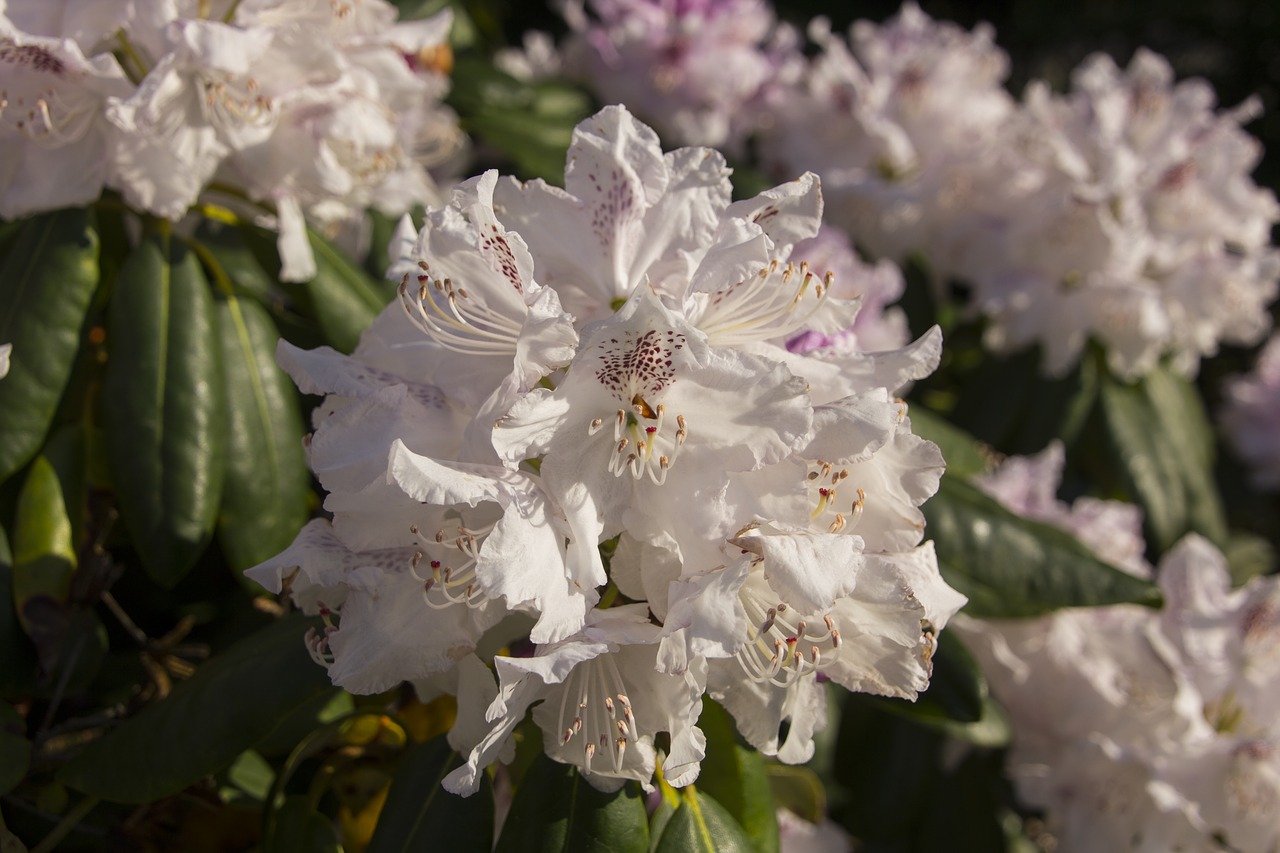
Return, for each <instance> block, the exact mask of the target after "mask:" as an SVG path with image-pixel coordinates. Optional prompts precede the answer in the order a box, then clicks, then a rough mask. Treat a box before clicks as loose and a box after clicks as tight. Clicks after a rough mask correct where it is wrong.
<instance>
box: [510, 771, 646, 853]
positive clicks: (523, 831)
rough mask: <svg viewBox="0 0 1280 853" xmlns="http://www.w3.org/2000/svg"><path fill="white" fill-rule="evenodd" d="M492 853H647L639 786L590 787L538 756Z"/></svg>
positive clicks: (518, 791) (643, 811) (579, 775)
mask: <svg viewBox="0 0 1280 853" xmlns="http://www.w3.org/2000/svg"><path fill="white" fill-rule="evenodd" d="M495 849H496V853H645V851H647V850H648V849H649V822H648V815H647V814H646V813H645V808H644V797H643V796H642V795H641V793H640V786H639V785H637V784H636V783H634V782H628V783H627V784H626V785H624V786H623V787H622V788H620V789H619V790H617V791H614V792H613V793H604V792H603V791H597V790H596V789H595V788H593V787H591V783H589V782H587V780H586V779H584V778H582V774H580V773H579V772H578V770H577V768H575V767H573V766H571V765H568V764H560V763H559V762H556V761H552V760H551V759H550V758H548V757H547V756H546V755H543V754H540V755H538V757H537V758H535V759H534V761H533V764H532V766H531V767H530V768H529V770H528V771H527V772H526V773H525V775H524V778H523V779H521V780H520V786H519V787H518V788H517V789H516V795H515V799H514V800H512V802H511V812H510V813H509V814H508V815H507V822H506V824H505V825H504V826H503V827H502V835H501V836H499V838H498V846H497V847H496V848H495Z"/></svg>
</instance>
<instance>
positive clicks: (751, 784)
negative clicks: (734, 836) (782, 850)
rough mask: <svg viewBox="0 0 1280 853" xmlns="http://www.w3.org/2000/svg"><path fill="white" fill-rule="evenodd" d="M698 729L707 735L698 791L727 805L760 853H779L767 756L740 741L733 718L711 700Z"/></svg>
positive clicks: (776, 819) (705, 700) (776, 817)
mask: <svg viewBox="0 0 1280 853" xmlns="http://www.w3.org/2000/svg"><path fill="white" fill-rule="evenodd" d="M698 728H700V729H702V732H703V734H705V735H706V737H707V755H706V758H704V759H703V760H702V770H701V771H700V772H699V774H698V791H699V792H701V793H704V794H708V795H710V796H711V797H713V798H714V799H715V800H716V802H717V803H719V804H720V805H722V806H724V809H725V811H726V812H728V813H729V816H730V817H732V818H733V819H734V820H735V821H736V822H737V823H738V825H739V826H741V827H742V829H743V831H744V832H745V833H746V835H747V838H748V839H750V841H751V843H752V845H753V847H754V848H755V849H756V850H757V851H759V853H777V850H778V815H777V809H776V808H775V807H774V804H773V788H772V786H771V785H770V783H769V774H768V771H767V770H766V769H765V760H764V756H763V755H761V754H760V753H759V752H758V751H757V750H755V749H752V748H751V747H750V746H747V745H745V744H743V743H742V742H741V741H740V738H739V737H738V735H737V731H738V730H737V727H736V726H735V725H734V722H733V718H732V717H730V716H729V714H728V712H726V711H725V710H724V708H722V707H721V706H720V705H719V704H717V703H716V702H713V701H712V700H710V699H704V700H703V704H702V716H701V717H699V718H698Z"/></svg>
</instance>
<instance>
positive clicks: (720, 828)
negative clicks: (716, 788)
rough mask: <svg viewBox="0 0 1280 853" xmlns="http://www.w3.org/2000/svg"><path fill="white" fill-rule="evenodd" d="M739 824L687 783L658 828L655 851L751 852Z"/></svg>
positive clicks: (751, 846) (719, 806)
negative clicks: (670, 812) (669, 816)
mask: <svg viewBox="0 0 1280 853" xmlns="http://www.w3.org/2000/svg"><path fill="white" fill-rule="evenodd" d="M755 849H756V848H755V846H754V845H753V844H752V843H751V840H750V839H749V838H748V837H747V834H746V833H745V832H744V831H743V829H742V827H741V826H739V825H738V822H737V821H735V820H734V819H733V817H732V816H731V815H730V814H729V812H728V811H726V810H725V808H724V806H722V805H720V804H719V803H717V802H716V801H715V799H714V798H713V797H711V796H709V795H707V794H705V793H703V792H701V791H699V790H698V789H697V787H696V786H694V785H687V786H686V787H684V788H681V789H680V805H678V806H677V807H676V810H675V811H674V812H673V813H672V814H671V818H670V819H669V820H668V821H667V822H666V825H665V826H664V827H663V829H662V837H661V838H659V839H658V843H657V845H656V846H655V847H654V850H655V853H753V851H754V850H755Z"/></svg>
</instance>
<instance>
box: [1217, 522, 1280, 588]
mask: <svg viewBox="0 0 1280 853" xmlns="http://www.w3.org/2000/svg"><path fill="white" fill-rule="evenodd" d="M1223 553H1224V554H1225V555H1226V557H1227V566H1229V567H1230V569H1231V582H1232V583H1233V584H1234V585H1235V586H1240V585H1242V584H1244V583H1245V582H1246V581H1248V580H1249V579H1250V578H1254V577H1259V576H1261V575H1269V574H1271V572H1272V570H1273V569H1275V566H1276V550H1275V548H1273V547H1272V546H1271V543H1270V542H1268V541H1267V540H1266V539H1264V538H1262V537H1261V536H1256V535H1254V534H1252V533H1236V532H1233V533H1232V534H1231V538H1230V539H1228V540H1227V547H1226V548H1224V549H1223Z"/></svg>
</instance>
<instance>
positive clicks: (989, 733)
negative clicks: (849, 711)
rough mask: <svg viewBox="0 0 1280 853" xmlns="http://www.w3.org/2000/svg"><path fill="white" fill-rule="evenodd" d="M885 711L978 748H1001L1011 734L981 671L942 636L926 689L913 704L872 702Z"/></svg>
mask: <svg viewBox="0 0 1280 853" xmlns="http://www.w3.org/2000/svg"><path fill="white" fill-rule="evenodd" d="M874 701H875V702H876V703H878V704H879V705H880V706H881V707H882V708H883V709H884V710H886V711H888V712H889V713H891V714H896V715H898V716H900V717H903V718H905V719H908V720H912V721H913V722H916V723H919V724H920V725H922V726H928V727H929V728H933V729H937V730H939V731H941V732H943V733H945V734H948V735H951V736H952V737H954V738H957V739H958V740H966V741H969V742H970V743H973V744H976V745H978V746H985V747H1001V746H1005V745H1006V744H1008V743H1009V739H1010V737H1011V735H1012V730H1011V729H1010V727H1009V721H1008V719H1007V718H1006V717H1005V716H1004V713H1003V712H1002V711H1001V710H1000V707H999V706H998V705H997V704H996V703H995V701H994V700H993V699H992V698H991V692H990V690H989V689H988V687H987V680H986V678H985V677H983V674H982V669H981V668H980V667H979V666H978V662H977V661H976V660H975V659H974V657H973V655H971V654H970V653H969V650H968V649H966V648H965V647H964V644H962V643H961V642H960V639H959V638H958V637H956V636H954V635H952V634H949V633H944V635H943V637H942V639H941V641H940V643H939V645H938V647H937V650H936V651H935V652H934V654H933V675H932V676H930V678H929V689H928V690H926V691H925V692H923V693H921V694H920V696H919V698H917V699H916V701H915V702H908V701H907V700H905V699H891V698H887V697H875V699H874Z"/></svg>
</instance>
